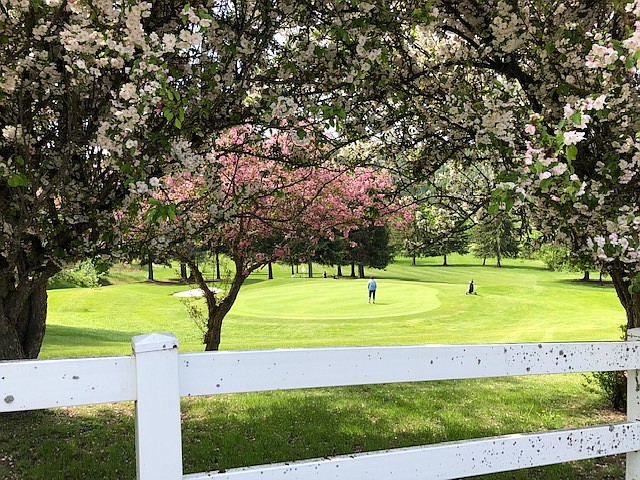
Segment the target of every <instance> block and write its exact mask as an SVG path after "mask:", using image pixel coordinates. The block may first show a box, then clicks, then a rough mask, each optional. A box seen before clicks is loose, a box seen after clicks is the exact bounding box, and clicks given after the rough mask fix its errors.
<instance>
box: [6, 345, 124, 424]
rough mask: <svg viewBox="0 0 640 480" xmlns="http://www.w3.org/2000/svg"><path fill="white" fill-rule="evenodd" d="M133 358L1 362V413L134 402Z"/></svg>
mask: <svg viewBox="0 0 640 480" xmlns="http://www.w3.org/2000/svg"><path fill="white" fill-rule="evenodd" d="M135 378H136V370H135V360H134V359H133V358H132V357H102V358H81V359H64V360H26V361H11V362H0V412H14V411H20V410H38V409H42V408H51V407H65V406H71V405H89V404H94V403H110V402H124V401H130V400H135V399H136V382H135Z"/></svg>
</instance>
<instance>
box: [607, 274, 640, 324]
mask: <svg viewBox="0 0 640 480" xmlns="http://www.w3.org/2000/svg"><path fill="white" fill-rule="evenodd" d="M609 274H610V275H611V280H612V281H613V286H614V287H615V289H616V293H617V294H618V299H619V300H620V303H621V304H622V306H623V307H624V310H625V312H626V314H627V329H629V328H638V327H640V294H639V293H638V292H633V293H630V292H629V287H630V285H631V282H630V281H629V279H628V278H627V277H626V272H625V270H624V269H622V268H618V267H615V266H614V267H613V268H612V269H611V270H610V271H609Z"/></svg>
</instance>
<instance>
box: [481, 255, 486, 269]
mask: <svg viewBox="0 0 640 480" xmlns="http://www.w3.org/2000/svg"><path fill="white" fill-rule="evenodd" d="M486 264H487V257H483V258H482V266H483V267H484V266H485V265H486Z"/></svg>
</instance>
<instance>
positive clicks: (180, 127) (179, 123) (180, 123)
mask: <svg viewBox="0 0 640 480" xmlns="http://www.w3.org/2000/svg"><path fill="white" fill-rule="evenodd" d="M173 124H174V125H175V126H176V128H177V129H178V130H182V122H181V121H180V119H179V118H176V120H175V121H174V122H173Z"/></svg>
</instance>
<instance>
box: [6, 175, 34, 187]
mask: <svg viewBox="0 0 640 480" xmlns="http://www.w3.org/2000/svg"><path fill="white" fill-rule="evenodd" d="M7 184H8V185H9V186H10V187H12V188H15V187H26V186H27V185H29V180H27V177H25V176H24V175H23V174H21V173H12V174H11V176H10V177H9V178H8V179H7Z"/></svg>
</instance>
